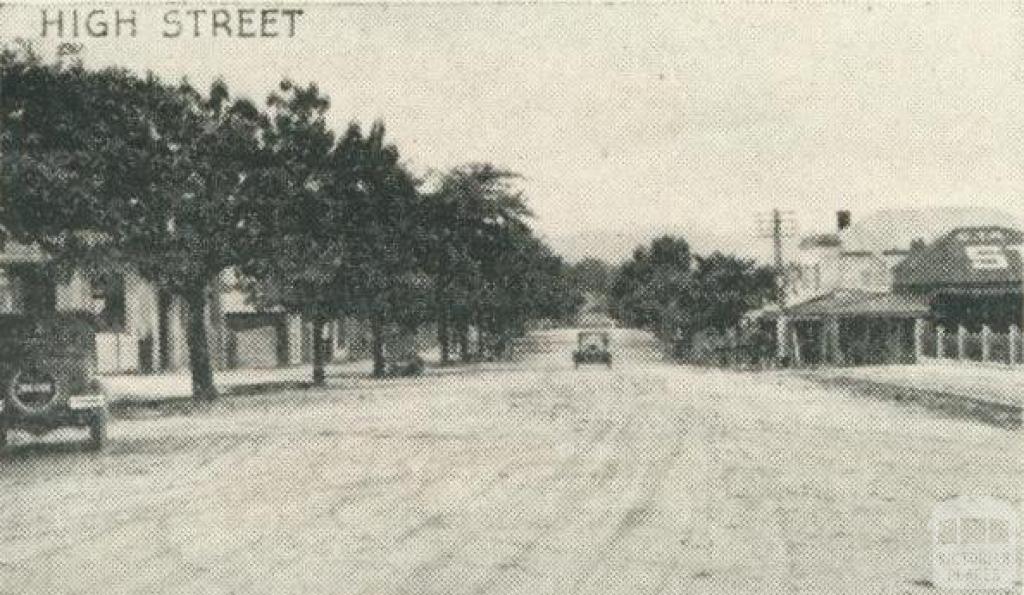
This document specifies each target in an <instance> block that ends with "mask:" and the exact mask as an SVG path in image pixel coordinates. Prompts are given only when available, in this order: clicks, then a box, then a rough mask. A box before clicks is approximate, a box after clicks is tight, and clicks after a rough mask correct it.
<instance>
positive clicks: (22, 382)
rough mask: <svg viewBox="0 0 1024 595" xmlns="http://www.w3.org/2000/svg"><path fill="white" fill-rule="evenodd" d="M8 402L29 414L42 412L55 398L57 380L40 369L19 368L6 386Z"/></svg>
mask: <svg viewBox="0 0 1024 595" xmlns="http://www.w3.org/2000/svg"><path fill="white" fill-rule="evenodd" d="M7 396H8V402H9V403H10V404H11V406H13V407H14V408H15V409H18V410H20V411H21V412H22V413H26V414H29V415H32V414H38V413H43V412H45V411H46V410H47V409H49V408H50V407H51V406H52V405H53V403H54V401H56V399H57V382H56V380H54V378H53V376H52V375H50V374H48V373H46V372H43V371H41V370H33V369H29V370H20V371H18V372H16V373H15V374H14V376H12V377H11V382H10V384H9V385H8V387H7Z"/></svg>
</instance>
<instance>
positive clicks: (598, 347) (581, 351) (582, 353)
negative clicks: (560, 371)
mask: <svg viewBox="0 0 1024 595" xmlns="http://www.w3.org/2000/svg"><path fill="white" fill-rule="evenodd" d="M576 341H577V347H576V351H573V352H572V363H573V364H574V365H575V366H576V367H577V368H578V367H579V366H580V364H605V365H606V366H608V367H609V368H610V367H611V365H612V354H611V352H610V351H608V333H606V332H603V331H581V332H580V333H579V335H577V337H576Z"/></svg>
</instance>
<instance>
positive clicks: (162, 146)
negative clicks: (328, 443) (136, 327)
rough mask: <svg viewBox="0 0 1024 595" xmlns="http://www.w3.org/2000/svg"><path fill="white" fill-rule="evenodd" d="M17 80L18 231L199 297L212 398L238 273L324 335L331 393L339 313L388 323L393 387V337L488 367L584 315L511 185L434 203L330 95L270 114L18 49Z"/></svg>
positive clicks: (203, 366)
mask: <svg viewBox="0 0 1024 595" xmlns="http://www.w3.org/2000/svg"><path fill="white" fill-rule="evenodd" d="M0 77H2V78H0V88H2V89H3V93H0V154H2V162H0V191H2V197H3V200H2V201H0V225H2V226H3V228H4V229H5V230H6V231H7V233H10V234H12V235H13V236H14V237H16V238H17V239H19V240H20V241H23V242H27V243H37V244H39V245H41V246H42V247H43V248H44V249H45V250H47V251H48V252H49V253H50V254H52V255H53V257H54V265H55V267H56V268H58V269H60V270H64V271H67V270H71V269H75V270H86V271H88V272H89V273H90V274H91V275H94V276H103V275H106V274H109V273H110V272H111V271H115V272H116V271H123V270H126V269H128V268H130V269H131V270H134V271H137V272H138V274H139V275H141V276H142V277H143V278H144V279H146V280H148V281H150V282H151V283H153V284H154V285H155V286H157V287H159V288H161V289H163V290H165V291H167V292H169V293H170V294H172V295H175V296H178V297H179V298H181V299H182V301H183V302H184V303H185V304H186V305H187V308H186V309H187V312H188V315H187V325H186V327H187V328H186V334H187V337H188V346H189V357H190V362H189V363H190V368H191V373H192V383H193V394H194V395H195V396H196V397H198V398H206V399H209V398H213V397H215V396H216V390H215V387H214V384H213V375H212V367H211V363H210V361H211V360H210V354H209V352H208V347H207V345H208V343H207V337H206V327H205V324H204V321H205V317H206V308H207V301H208V298H209V292H210V291H211V287H213V286H214V285H215V282H216V281H217V280H218V279H219V277H220V275H221V273H222V272H223V271H225V270H226V269H229V268H233V269H235V270H237V271H239V272H240V273H241V274H242V278H243V279H244V283H245V287H246V288H247V289H248V291H249V293H250V294H251V296H252V298H253V299H254V300H255V301H256V302H257V303H258V304H260V305H264V306H283V307H284V308H286V309H287V310H289V311H293V312H300V313H302V314H303V315H304V316H305V317H306V319H308V320H311V321H312V323H313V326H314V332H313V338H314V340H313V360H314V366H313V368H314V372H313V376H314V378H313V380H314V382H317V383H319V382H323V381H324V353H325V346H324V344H323V343H324V327H325V325H326V324H327V323H328V321H330V320H332V319H334V318H336V317H340V316H355V317H359V318H361V319H363V320H365V321H367V322H368V323H369V327H370V329H371V335H372V341H371V344H372V352H373V356H374V371H375V373H377V374H381V373H383V372H384V367H385V361H384V347H383V339H382V337H383V332H384V328H385V326H386V325H400V326H402V327H405V328H406V329H415V328H416V327H417V326H418V325H420V324H423V323H425V322H436V324H437V329H438V339H439V341H440V343H441V346H442V350H441V351H442V356H443V358H444V359H445V360H446V361H447V360H449V359H450V358H451V357H452V354H453V347H454V345H453V344H457V345H458V347H459V351H460V355H461V356H462V357H465V358H468V357H471V355H473V354H471V353H470V346H469V341H468V338H467V337H468V334H469V328H470V326H473V327H474V328H476V329H479V331H480V332H481V334H482V335H483V336H484V337H485V338H486V339H487V340H485V341H479V342H478V345H481V346H491V347H493V348H495V349H496V350H499V351H500V349H501V346H502V345H503V344H504V342H505V341H506V340H507V338H508V337H509V336H510V335H512V334H514V333H516V332H518V331H520V330H521V329H522V328H523V326H524V325H525V324H526V322H527V321H528V320H529V319H531V318H538V317H551V318H567V317H571V316H572V315H573V313H574V311H575V309H576V308H578V307H579V305H580V303H581V302H582V298H581V296H580V295H579V293H578V292H577V291H575V290H574V289H573V285H572V284H570V283H569V282H568V281H567V279H566V276H565V271H566V265H565V263H563V262H562V260H561V259H560V258H558V257H557V256H555V255H554V254H552V252H551V251H550V250H549V249H548V247H547V246H546V245H545V244H544V243H542V242H541V241H540V240H539V239H538V238H537V237H536V236H535V235H534V234H533V233H532V231H531V229H530V227H529V226H528V224H527V219H528V217H529V211H528V210H527V208H526V205H525V201H524V199H523V197H522V195H521V194H520V193H519V192H518V191H516V190H515V189H514V186H513V183H514V181H515V176H514V175H513V174H512V173H510V172H507V171H504V170H501V169H499V168H496V167H494V166H491V165H486V164H484V165H468V166H464V167H459V168H456V169H454V170H452V171H450V172H448V173H446V174H444V175H442V176H440V179H439V180H438V181H437V183H436V184H435V186H436V187H435V188H432V189H429V190H425V189H424V187H423V186H424V185H423V183H422V180H419V179H417V178H416V177H415V176H414V175H413V174H412V173H411V172H410V171H409V170H408V169H407V167H406V166H405V165H404V164H403V162H402V160H401V156H400V153H399V151H398V149H397V148H396V147H395V146H394V145H393V144H390V143H389V142H388V141H387V140H386V135H385V128H384V125H383V124H382V123H379V122H378V123H375V124H374V125H373V126H372V127H371V128H370V129H369V130H367V131H364V130H363V129H362V128H361V127H360V126H359V125H358V124H351V125H349V126H348V128H347V129H346V130H345V131H344V132H343V133H341V134H338V135H336V134H335V133H334V131H332V130H331V128H330V126H329V125H328V122H327V114H328V110H329V108H330V104H329V101H328V99H327V98H326V97H325V96H324V95H323V94H322V93H321V92H320V90H319V89H318V88H317V86H316V85H315V84H310V85H308V86H297V85H294V84H292V83H291V82H289V81H284V82H282V83H281V84H280V86H279V88H278V89H277V90H276V91H275V92H274V93H272V94H270V96H269V98H268V100H267V102H266V106H265V107H262V108H261V107H260V106H258V105H257V104H255V103H254V102H252V101H250V100H248V99H245V98H234V97H232V96H231V94H230V92H229V90H228V87H227V86H226V85H225V84H224V83H223V82H220V81H218V82H216V83H214V84H213V85H212V87H211V88H210V90H209V92H208V93H207V94H203V93H201V92H200V91H198V90H197V89H195V88H194V87H192V86H191V85H190V84H188V82H187V81H182V82H181V83H180V84H176V85H172V84H167V83H165V82H164V81H162V80H160V79H159V78H157V77H156V76H154V75H152V74H149V75H146V76H137V75H135V74H133V73H131V72H128V71H126V70H122V69H104V70H90V69H87V68H85V67H84V66H83V65H82V64H81V63H80V62H79V61H76V60H71V61H66V60H62V61H58V62H55V63H46V62H44V61H42V60H41V59H40V58H39V57H38V56H36V55H35V54H33V52H32V51H31V50H30V49H26V48H17V49H10V48H8V49H4V50H3V51H2V52H0ZM478 349H480V347H478Z"/></svg>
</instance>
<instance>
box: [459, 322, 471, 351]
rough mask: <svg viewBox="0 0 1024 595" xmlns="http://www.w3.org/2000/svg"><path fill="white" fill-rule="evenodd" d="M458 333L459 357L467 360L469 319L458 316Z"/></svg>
mask: <svg viewBox="0 0 1024 595" xmlns="http://www.w3.org/2000/svg"><path fill="white" fill-rule="evenodd" d="M458 327H459V328H458V333H459V358H460V359H462V361H463V362H468V361H469V359H470V354H469V321H468V320H467V319H466V318H465V317H464V316H460V317H459V320H458Z"/></svg>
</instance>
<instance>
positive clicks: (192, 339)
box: [183, 289, 217, 401]
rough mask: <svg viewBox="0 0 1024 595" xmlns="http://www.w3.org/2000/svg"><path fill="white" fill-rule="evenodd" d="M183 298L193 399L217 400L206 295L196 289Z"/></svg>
mask: <svg viewBox="0 0 1024 595" xmlns="http://www.w3.org/2000/svg"><path fill="white" fill-rule="evenodd" d="M183 297H184V299H185V306H186V310H188V312H187V317H188V321H187V325H186V329H185V334H186V339H187V342H188V364H189V369H190V370H191V372H192V398H194V399H197V400H200V401H212V400H214V399H216V398H217V387H216V386H214V384H213V366H212V365H211V362H210V345H209V343H208V341H207V337H206V294H205V292H204V291H203V290H202V289H196V290H192V291H189V292H186V293H185V295H184V296H183Z"/></svg>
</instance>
